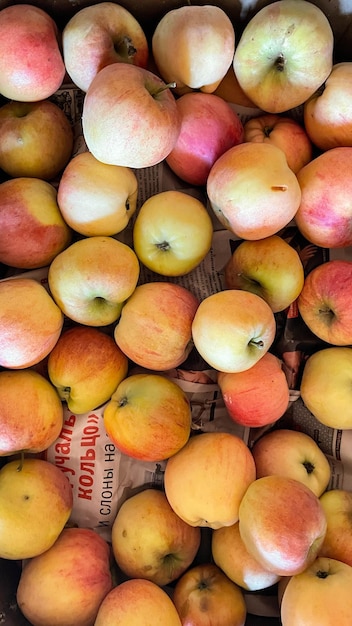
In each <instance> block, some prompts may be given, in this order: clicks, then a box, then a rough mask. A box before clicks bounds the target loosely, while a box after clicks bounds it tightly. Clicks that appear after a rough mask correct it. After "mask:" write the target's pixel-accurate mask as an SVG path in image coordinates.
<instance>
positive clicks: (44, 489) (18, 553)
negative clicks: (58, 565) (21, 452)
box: [0, 458, 73, 560]
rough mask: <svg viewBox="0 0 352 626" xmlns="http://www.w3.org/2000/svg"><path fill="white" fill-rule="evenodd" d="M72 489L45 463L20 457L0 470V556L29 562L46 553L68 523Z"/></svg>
mask: <svg viewBox="0 0 352 626" xmlns="http://www.w3.org/2000/svg"><path fill="white" fill-rule="evenodd" d="M72 504H73V497H72V488H71V485H70V483H69V481H68V479H67V477H66V476H65V475H64V473H63V472H62V471H61V469H59V468H58V467H56V465H53V464H52V463H49V461H44V460H43V459H36V458H24V459H23V460H21V461H19V460H12V461H8V462H7V463H5V465H4V466H3V467H2V468H1V470H0V507H1V526H0V557H1V558H3V559H10V560H21V559H30V558H32V557H34V556H37V555H38V554H42V553H43V552H45V551H46V550H48V549H49V548H50V547H51V546H52V545H53V544H54V543H55V541H56V539H57V538H58V537H59V535H60V533H61V532H62V530H63V529H64V526H65V524H66V522H67V521H68V520H69V517H70V514H71V510H72Z"/></svg>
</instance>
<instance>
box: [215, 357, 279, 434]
mask: <svg viewBox="0 0 352 626" xmlns="http://www.w3.org/2000/svg"><path fill="white" fill-rule="evenodd" d="M217 382H218V385H219V387H220V392H221V395H222V398H223V401H224V404H225V407H226V409H227V413H228V414H229V416H230V418H231V419H232V420H233V421H234V422H235V423H236V424H242V425H243V426H248V427H249V428H258V427H261V426H266V425H268V424H273V423H274V422H276V421H277V420H278V419H279V418H280V417H282V416H283V414H284V413H285V411H286V410H287V408H288V405H289V398H290V390H289V387H288V383H287V378H286V376H285V373H284V370H283V369H282V364H281V361H280V359H279V358H278V357H277V356H275V355H274V354H272V353H271V352H266V353H265V354H264V356H263V357H262V358H261V359H259V361H257V363H255V364H254V365H252V367H250V368H249V369H247V370H245V371H243V372H218V377H217Z"/></svg>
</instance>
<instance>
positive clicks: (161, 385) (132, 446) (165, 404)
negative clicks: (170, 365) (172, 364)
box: [104, 344, 192, 461]
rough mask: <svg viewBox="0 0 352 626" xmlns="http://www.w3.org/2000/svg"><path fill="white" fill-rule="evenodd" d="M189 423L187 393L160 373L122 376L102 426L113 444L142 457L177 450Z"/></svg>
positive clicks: (152, 458)
mask: <svg viewBox="0 0 352 626" xmlns="http://www.w3.org/2000/svg"><path fill="white" fill-rule="evenodd" d="M115 345H116V344H115ZM191 423H192V414H191V406H190V402H189V400H188V397H187V395H186V393H185V392H184V391H183V390H182V389H181V387H179V385H177V384H176V383H175V382H174V381H173V380H170V379H169V378H167V377H166V376H163V375H161V374H160V375H159V374H153V373H147V374H134V375H129V376H127V377H125V378H124V379H123V380H122V381H121V382H120V383H119V384H118V385H117V387H116V389H115V391H114V392H113V393H112V395H111V398H110V399H109V401H108V402H107V404H106V405H105V408H104V425H105V430H106V432H107V434H108V436H109V437H110V439H111V441H112V442H113V443H114V445H115V446H116V447H117V448H119V450H120V451H121V452H123V453H124V454H127V455H128V456H132V457H133V458H137V459H141V460H144V461H162V460H164V459H167V458H168V457H170V456H172V455H173V454H175V453H176V452H178V450H180V449H181V448H182V447H183V446H184V445H185V444H186V443H187V441H188V439H189V437H190V434H191Z"/></svg>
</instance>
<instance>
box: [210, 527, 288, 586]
mask: <svg viewBox="0 0 352 626" xmlns="http://www.w3.org/2000/svg"><path fill="white" fill-rule="evenodd" d="M211 553H212V557H213V559H214V562H215V563H216V564H217V565H218V567H220V569H221V570H222V571H223V572H224V573H225V574H226V575H227V576H228V577H229V578H230V580H232V581H233V582H234V583H236V585H238V586H239V587H241V589H246V590H247V591H260V590H261V589H267V588H268V587H271V586H272V585H275V584H276V583H277V582H278V581H279V580H280V576H278V574H275V573H273V572H270V571H269V570H267V569H265V567H263V566H262V565H261V564H260V563H258V561H257V560H256V559H255V558H254V557H253V556H252V555H251V554H250V553H249V552H248V550H247V548H246V546H245V545H244V543H243V541H242V539H241V535H240V531H239V522H236V523H235V524H232V526H223V527H222V528H217V529H215V530H213V532H212V536H211Z"/></svg>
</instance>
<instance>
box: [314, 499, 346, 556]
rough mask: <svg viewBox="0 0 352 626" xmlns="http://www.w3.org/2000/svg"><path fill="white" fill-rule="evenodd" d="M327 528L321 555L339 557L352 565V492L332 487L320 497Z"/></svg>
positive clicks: (320, 551)
mask: <svg viewBox="0 0 352 626" xmlns="http://www.w3.org/2000/svg"><path fill="white" fill-rule="evenodd" d="M320 502H321V505H322V507H323V509H324V511H325V516H326V520H327V529H326V534H325V538H324V541H323V545H322V546H321V548H320V550H319V556H325V557H328V558H331V559H337V560H338V561H342V562H343V563H347V565H350V566H351V567H352V492H351V491H347V489H331V490H330V491H326V492H325V493H323V494H322V496H321V497H320Z"/></svg>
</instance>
